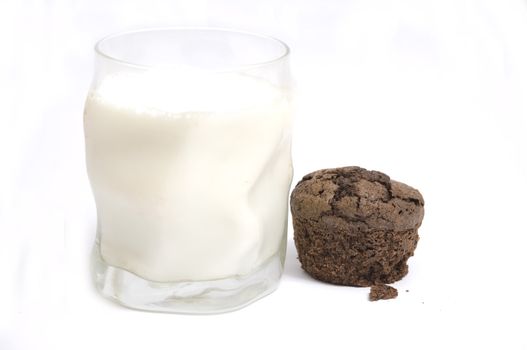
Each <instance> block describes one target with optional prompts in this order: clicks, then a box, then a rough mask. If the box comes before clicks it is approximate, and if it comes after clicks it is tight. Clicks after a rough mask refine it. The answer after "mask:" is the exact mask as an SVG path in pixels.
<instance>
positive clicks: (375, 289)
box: [370, 284, 398, 301]
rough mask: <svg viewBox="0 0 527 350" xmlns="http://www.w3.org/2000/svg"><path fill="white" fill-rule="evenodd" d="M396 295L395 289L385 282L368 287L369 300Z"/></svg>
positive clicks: (390, 297) (384, 298) (394, 296)
mask: <svg viewBox="0 0 527 350" xmlns="http://www.w3.org/2000/svg"><path fill="white" fill-rule="evenodd" d="M397 295H398V292H397V289H395V288H393V287H391V286H387V285H386V284H376V285H374V286H371V288H370V301H377V300H388V299H394V298H397Z"/></svg>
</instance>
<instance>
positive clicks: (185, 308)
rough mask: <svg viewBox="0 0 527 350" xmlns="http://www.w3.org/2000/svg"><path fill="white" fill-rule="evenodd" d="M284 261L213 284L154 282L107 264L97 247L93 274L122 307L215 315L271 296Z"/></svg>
mask: <svg viewBox="0 0 527 350" xmlns="http://www.w3.org/2000/svg"><path fill="white" fill-rule="evenodd" d="M282 271H283V259H282V258H281V255H280V254H279V253H277V254H275V255H273V256H272V257H271V258H269V259H268V260H267V261H266V262H265V263H264V264H262V265H261V266H260V267H258V268H257V269H255V270H254V271H253V272H252V273H250V274H247V275H240V276H231V277H228V278H224V279H216V280H211V281H182V282H167V283H161V282H152V281H148V280H146V279H143V278H141V277H139V276H137V275H135V274H133V273H131V272H129V271H126V270H124V269H121V268H118V267H115V266H111V265H108V264H107V263H106V262H105V261H104V260H103V259H102V257H101V255H100V250H99V247H98V245H97V244H95V246H94V249H93V253H92V275H93V278H94V282H95V286H96V288H97V290H98V291H99V292H100V293H101V294H102V295H103V296H105V297H106V298H108V299H110V300H112V301H115V302H117V303H119V304H121V305H123V306H126V307H129V308H132V309H139V310H147V311H157V312H172V313H183V314H213V313H221V312H229V311H234V310H237V309H240V308H242V307H244V306H247V305H249V304H251V303H252V302H254V301H256V300H258V299H260V298H262V297H264V296H266V295H268V294H270V293H272V292H273V291H274V290H275V289H276V288H277V287H278V283H279V281H280V276H281V275H282Z"/></svg>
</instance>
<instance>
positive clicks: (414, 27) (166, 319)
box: [0, 0, 527, 350]
mask: <svg viewBox="0 0 527 350" xmlns="http://www.w3.org/2000/svg"><path fill="white" fill-rule="evenodd" d="M154 25H155V26H159V25H210V26H224V27H232V28H238V29H244V30H250V31H256V32H260V33H264V34H270V35H273V36H276V37H279V38H281V39H283V40H284V41H286V42H287V43H288V44H289V45H290V46H291V49H292V68H293V72H294V75H295V78H296V84H297V105H298V110H297V114H296V124H295V130H294V150H293V158H294V162H295V179H294V184H295V183H296V182H297V181H298V180H299V179H300V178H301V176H302V175H303V174H305V173H307V172H309V171H312V170H315V169H319V168H324V167H336V166H343V165H361V166H363V167H366V168H369V169H376V170H381V171H384V172H386V173H388V174H389V175H390V176H391V177H392V178H395V179H397V180H400V181H403V182H406V183H408V184H410V185H412V186H414V187H417V188H418V189H420V190H421V192H422V193H423V195H424V197H425V201H426V206H425V209H426V215H425V219H424V223H423V226H422V228H421V229H420V235H421V240H420V242H419V245H418V248H417V250H416V254H415V256H414V257H413V258H412V259H410V273H409V274H408V276H406V277H405V278H404V279H403V280H402V281H400V282H397V283H395V284H394V285H395V286H396V287H397V288H398V289H399V297H398V298H397V299H395V300H390V301H380V302H376V303H371V302H368V300H367V294H368V289H365V288H352V287H339V286H332V285H328V284H323V283H320V282H317V281H315V280H313V279H311V278H309V276H307V275H306V274H305V273H303V272H302V270H301V269H300V266H299V263H298V261H297V260H296V252H295V249H294V246H293V245H292V244H291V238H292V230H290V237H289V239H290V244H289V247H288V248H289V250H288V255H287V262H286V270H285V274H284V276H283V279H282V283H281V285H280V287H279V289H278V290H277V291H276V292H275V293H273V294H272V295H270V296H268V297H266V298H264V299H262V300H260V301H258V302H257V303H255V304H252V305H251V306H249V307H247V308H245V309H243V310H240V311H236V312H234V313H229V314H222V315H215V316H181V315H170V314H154V313H145V312H137V311H131V310H128V309H124V308H121V307H118V306H115V305H113V304H112V303H109V302H107V301H105V300H103V299H102V298H100V297H99V296H98V295H97V294H96V293H95V292H94V290H93V288H92V286H91V282H90V278H89V274H88V254H89V251H90V248H91V244H92V242H93V239H94V232H95V229H94V228H95V213H94V203H93V200H92V197H91V193H90V188H89V185H88V181H87V177H86V174H85V166H84V148H83V133H82V110H83V102H84V97H85V94H86V91H87V88H88V86H89V83H90V77H91V74H92V63H93V51H92V47H93V44H94V43H95V41H96V40H97V39H99V38H101V37H102V36H104V35H106V34H108V33H111V32H115V31H120V30H122V29H130V28H137V27H144V26H154ZM0 43H1V45H0V51H1V53H0V238H1V240H0V276H1V277H0V349H1V350H14V349H17V350H18V349H31V350H33V349H39V350H40V349H192V348H205V347H208V348H229V349H238V348H240V349H242V348H243V349H246V348H249V349H253V348H256V349H258V348H262V349H263V348H266V349H269V348H277V349H278V348H284V347H286V346H288V347H290V348H299V349H302V348H324V349H325V348H328V349H331V348H335V349H341V348H350V349H364V348H381V347H384V346H392V347H393V348H396V349H397V348H403V347H404V348H406V349H423V348H427V349H429V348H430V349H436V348H437V349H442V348H489V349H496V348H500V349H527V335H526V334H525V331H526V330H527V301H526V297H527V282H526V275H527V273H526V267H527V254H526V253H525V250H526V248H527V239H526V238H525V237H526V234H527V223H526V218H527V211H526V209H527V204H526V201H527V182H526V180H527V141H526V135H527V6H526V3H525V2H524V1H519V0H516V1H513V0H510V1H508V0H496V1H491V0H480V1H478V0H472V1H469V0H466V1H463V0H441V1H424V0H415V1H388V0H385V1H381V0H348V1H337V0H326V1H323V0H308V1H300V0H267V1H241V0H240V1H234V0H231V1H221V0H220V1H204V0H193V1H176V0H173V1H169V0H150V1H125V0H121V1H117V0H106V1H103V0H99V1H73V0H71V1H67V0H64V1H59V0H49V1H45V0H42V1H10V0H2V2H1V3H0ZM406 290H409V291H408V292H406Z"/></svg>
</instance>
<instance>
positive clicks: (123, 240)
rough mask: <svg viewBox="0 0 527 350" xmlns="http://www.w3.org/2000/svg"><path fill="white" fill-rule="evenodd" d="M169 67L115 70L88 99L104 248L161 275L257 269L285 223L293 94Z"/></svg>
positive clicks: (192, 277) (105, 254) (150, 275)
mask: <svg viewBox="0 0 527 350" xmlns="http://www.w3.org/2000/svg"><path fill="white" fill-rule="evenodd" d="M167 74H169V73H166V72H159V73H156V72H147V73H136V74H131V73H127V74H124V75H119V74H114V75H108V76H107V77H106V79H104V81H102V82H99V83H98V84H97V85H96V86H95V87H94V88H93V90H92V91H91V92H90V94H89V96H88V99H87V101H86V107H85V115H84V127H85V137H86V162H87V168H88V175H89V178H90V182H91V185H92V189H93V193H94V197H95V201H96V206H97V215H98V241H99V246H100V254H101V257H102V259H103V260H104V261H105V262H106V263H107V264H109V265H112V266H115V267H119V268H122V269H125V270H128V271H130V272H132V273H134V274H136V275H138V276H140V277H142V278H144V279H147V280H151V281H157V282H174V281H201V280H213V279H221V278H226V277H229V276H235V275H243V274H248V273H250V272H251V271H253V270H254V269H256V268H257V267H259V266H260V265H262V264H263V263H265V261H266V260H268V259H270V258H271V257H272V256H273V255H275V254H277V252H278V251H279V246H280V244H281V242H282V240H283V239H284V235H285V231H286V227H287V200H288V191H289V186H290V184H291V177H292V166H291V158H290V142H291V139H290V109H289V101H288V97H287V95H286V94H285V92H284V91H282V90H280V89H279V88H278V87H275V86H273V85H271V84H270V83H267V82H264V81H262V80H259V79H256V78H251V77H248V76H244V75H236V76H234V75H233V74H230V75H228V76H223V75H221V74H218V75H215V76H211V75H209V76H203V77H202V78H200V77H199V76H196V74H193V79H191V80H189V81H185V83H182V80H183V81H184V79H185V77H184V76H182V75H181V73H178V74H174V77H170V76H169V75H167Z"/></svg>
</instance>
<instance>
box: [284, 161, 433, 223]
mask: <svg viewBox="0 0 527 350" xmlns="http://www.w3.org/2000/svg"><path fill="white" fill-rule="evenodd" d="M291 211H292V213H293V215H294V216H295V217H296V218H298V219H301V220H314V221H318V220H323V219H324V218H327V217H338V218H341V219H343V220H345V221H346V222H348V223H350V224H353V225H355V226H357V229H358V230H360V231H371V230H393V231H404V230H411V229H417V228H418V227H419V226H420V225H421V222H422V220H423V216H424V200H423V196H422V195H421V193H419V191H418V190H416V189H415V188H412V187H410V186H408V185H405V184H403V183H401V182H397V181H394V180H391V179H390V177H389V176H388V175H386V174H383V173H381V172H378V171H369V170H366V169H363V168H360V167H356V166H352V167H343V168H334V169H322V170H317V171H315V172H312V173H310V174H307V175H306V176H304V177H303V178H302V180H301V181H300V182H299V183H298V184H297V185H296V187H295V189H294V190H293V192H292V194H291Z"/></svg>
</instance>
